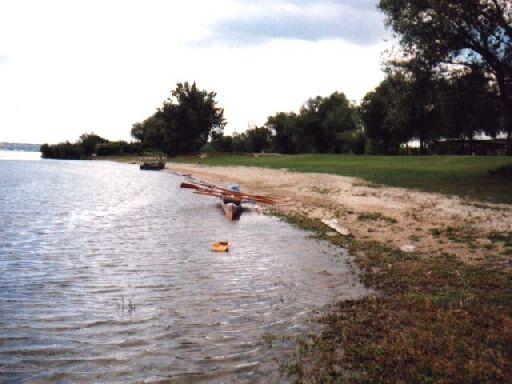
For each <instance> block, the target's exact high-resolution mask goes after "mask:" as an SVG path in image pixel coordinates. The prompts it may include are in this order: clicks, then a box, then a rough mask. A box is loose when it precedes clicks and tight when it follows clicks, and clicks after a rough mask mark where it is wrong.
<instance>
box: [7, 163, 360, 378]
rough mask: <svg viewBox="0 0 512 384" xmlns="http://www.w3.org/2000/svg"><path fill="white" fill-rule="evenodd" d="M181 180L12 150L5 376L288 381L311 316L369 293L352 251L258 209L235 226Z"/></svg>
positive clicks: (126, 167)
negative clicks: (287, 355) (218, 245)
mask: <svg viewBox="0 0 512 384" xmlns="http://www.w3.org/2000/svg"><path fill="white" fill-rule="evenodd" d="M180 182H181V179H180V178H179V177H176V176H173V175H171V174H168V173H164V172H151V171H146V172H142V171H139V169H138V167H137V166H135V165H123V164H116V163H109V162H100V161H93V162H92V161H90V162H81V161H75V162H68V161H50V160H42V161H10V160H1V161H0V223H1V225H0V382H16V383H17V382H31V381H37V382H38V383H46V382H48V383H51V382H57V381H62V382H83V383H90V382H109V383H116V382H150V383H151V382H187V383H189V382H215V383H216V382H228V383H240V382H277V381H279V382H283V381H285V380H286V377H280V376H279V370H278V364H277V363H276V362H275V359H276V357H279V353H280V351H281V350H283V351H286V349H287V348H289V349H290V348H293V347H294V345H293V337H294V336H295V335H296V334H298V333H299V332H300V331H301V330H303V329H304V327H306V326H307V325H306V319H307V317H308V314H311V311H313V310H315V309H318V308H320V307H321V306H322V305H324V304H326V303H329V302H331V301H332V300H334V299H336V298H341V297H355V296H358V295H361V294H364V289H363V288H362V287H361V286H360V285H359V284H358V283H357V281H356V279H355V278H354V277H353V275H352V273H351V272H350V271H349V270H348V268H347V266H346V265H345V263H344V261H343V259H344V257H345V255H343V253H342V252H341V251H340V250H339V249H335V248H333V247H329V246H328V245H326V244H324V243H319V242H316V241H313V240H311V239H309V238H308V237H307V234H306V233H304V232H302V231H299V230H297V229H294V228H291V227H290V226H288V225H286V224H284V223H282V222H280V221H279V220H277V219H274V218H270V217H266V216H261V215H257V214H254V213H247V214H245V213H244V215H243V216H242V218H241V220H240V221H239V222H234V223H230V222H228V221H226V220H225V219H224V217H223V216H222V214H221V210H220V209H219V208H218V207H217V206H216V203H215V200H213V199H210V198H207V197H200V196H196V195H193V194H192V193H190V191H187V190H180V189H179V183H180ZM224 239H226V240H229V241H230V242H231V244H232V247H231V249H230V252H229V253H225V254H214V253H211V252H210V246H211V243H212V242H214V241H216V240H224ZM324 271H327V272H328V273H323V272H324ZM265 335H277V336H282V335H284V336H288V338H289V340H290V341H288V342H287V341H286V340H287V338H284V340H285V341H280V342H278V343H277V344H278V347H277V348H276V347H274V348H272V347H271V346H270V345H269V343H267V342H265V341H264V340H268V338H266V337H265ZM281 339H283V338H281V337H280V338H279V340H281Z"/></svg>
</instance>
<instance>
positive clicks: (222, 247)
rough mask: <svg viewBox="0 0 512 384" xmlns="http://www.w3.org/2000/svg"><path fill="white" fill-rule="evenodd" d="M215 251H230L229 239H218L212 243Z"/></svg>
mask: <svg viewBox="0 0 512 384" xmlns="http://www.w3.org/2000/svg"><path fill="white" fill-rule="evenodd" d="M212 251H213V252H228V251H229V242H227V241H217V242H215V243H213V244H212Z"/></svg>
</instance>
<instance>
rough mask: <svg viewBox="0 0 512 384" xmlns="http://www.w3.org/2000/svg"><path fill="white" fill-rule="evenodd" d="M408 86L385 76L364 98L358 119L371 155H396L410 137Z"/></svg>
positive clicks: (401, 76) (400, 80) (394, 77)
mask: <svg viewBox="0 0 512 384" xmlns="http://www.w3.org/2000/svg"><path fill="white" fill-rule="evenodd" d="M410 92H411V91H410V86H409V83H408V81H407V80H406V79H405V78H404V77H403V75H400V74H395V75H392V76H388V77H387V78H386V79H385V80H384V81H383V82H382V83H381V84H380V85H379V86H378V87H377V88H376V89H375V90H374V91H371V92H369V93H367V94H366V96H365V97H364V99H363V101H362V103H361V107H360V113H361V119H362V121H363V124H364V128H365V133H366V135H367V137H368V138H369V139H370V142H371V151H372V152H374V153H383V154H396V153H398V150H399V148H400V144H403V143H405V142H407V141H409V140H410V139H411V138H412V137H413V132H412V129H411V125H410V116H411V115H410V104H409V100H410V98H411V93H410Z"/></svg>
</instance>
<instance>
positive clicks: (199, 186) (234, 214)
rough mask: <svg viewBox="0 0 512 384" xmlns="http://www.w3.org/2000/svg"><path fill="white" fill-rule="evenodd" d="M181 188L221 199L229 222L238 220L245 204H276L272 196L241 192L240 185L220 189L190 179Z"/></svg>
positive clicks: (204, 182)
mask: <svg viewBox="0 0 512 384" xmlns="http://www.w3.org/2000/svg"><path fill="white" fill-rule="evenodd" d="M180 188H186V189H193V190H194V193H195V194H198V195H205V196H214V197H217V198H220V199H221V201H220V205H221V208H222V210H223V211H224V215H225V216H226V218H227V219H228V220H238V219H240V215H241V214H242V211H243V208H242V203H243V202H252V203H254V202H257V203H261V204H274V203H275V202H276V199H274V198H273V197H271V196H262V195H251V194H248V193H243V192H241V191H240V185H238V184H231V185H229V187H228V188H222V187H218V186H216V185H214V184H211V183H208V182H206V181H203V180H199V179H194V178H192V177H190V178H189V179H188V180H187V181H184V182H182V183H181V185H180Z"/></svg>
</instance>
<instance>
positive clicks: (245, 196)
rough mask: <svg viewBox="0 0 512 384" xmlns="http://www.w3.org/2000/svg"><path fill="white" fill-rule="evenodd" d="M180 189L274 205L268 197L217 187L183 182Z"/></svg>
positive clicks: (272, 199)
mask: <svg viewBox="0 0 512 384" xmlns="http://www.w3.org/2000/svg"><path fill="white" fill-rule="evenodd" d="M180 188H186V189H195V190H196V191H203V192H207V193H209V192H216V193H218V194H219V195H222V196H224V195H229V196H232V197H235V198H238V199H242V200H254V201H257V202H260V203H263V204H274V203H275V199H274V198H273V197H270V196H262V195H251V194H248V193H242V192H234V191H230V190H229V189H226V188H221V187H217V186H214V185H211V186H210V185H209V186H206V185H205V186H203V185H197V184H194V183H187V182H183V183H181V185H180Z"/></svg>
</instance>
